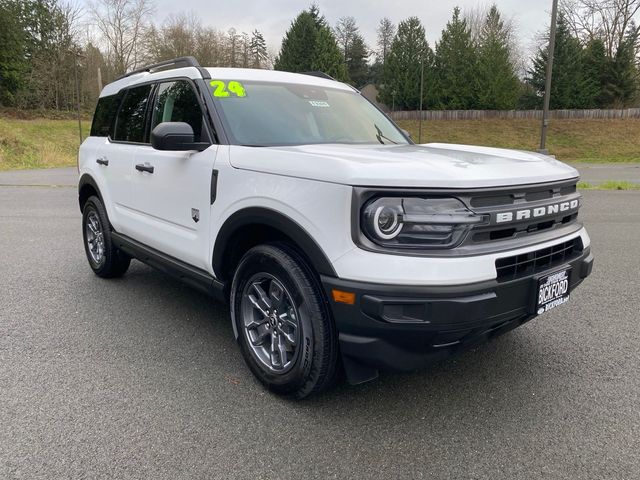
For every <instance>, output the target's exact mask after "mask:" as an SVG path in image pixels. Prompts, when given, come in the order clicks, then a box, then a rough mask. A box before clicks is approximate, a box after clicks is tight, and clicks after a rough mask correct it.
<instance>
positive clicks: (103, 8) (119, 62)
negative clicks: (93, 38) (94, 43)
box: [90, 0, 153, 75]
mask: <svg viewBox="0 0 640 480" xmlns="http://www.w3.org/2000/svg"><path fill="white" fill-rule="evenodd" d="M151 1H152V0H96V2H95V3H93V4H91V6H90V12H91V16H92V18H93V20H94V22H95V24H96V27H97V28H98V30H99V31H100V33H101V34H102V37H103V39H104V41H105V43H106V47H107V51H108V55H109V57H110V60H111V62H112V64H113V69H114V73H115V74H116V75H121V74H124V73H126V72H127V71H128V70H130V69H131V68H134V67H135V66H136V65H137V64H138V61H139V60H140V57H141V54H142V53H143V45H142V44H143V35H144V31H145V27H146V23H145V20H146V18H147V17H148V15H150V14H151V13H152V12H153V5H152V3H151Z"/></svg>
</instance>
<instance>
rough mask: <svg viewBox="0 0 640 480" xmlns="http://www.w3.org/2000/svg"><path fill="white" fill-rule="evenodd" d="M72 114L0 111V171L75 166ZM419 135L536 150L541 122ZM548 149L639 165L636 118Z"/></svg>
mask: <svg viewBox="0 0 640 480" xmlns="http://www.w3.org/2000/svg"><path fill="white" fill-rule="evenodd" d="M38 115H43V116H45V118H43V117H38ZM72 115H73V114H72V113H65V114H60V113H56V114H55V115H53V114H50V113H47V112H36V113H33V112H15V111H13V112H11V111H7V110H0V170H11V169H21V168H51V167H64V166H72V165H75V163H76V156H77V152H78V124H77V122H76V120H73V119H72V118H73V117H72ZM399 123H400V125H401V126H402V128H406V129H407V130H409V132H411V134H412V136H413V138H414V140H416V141H417V140H418V122H417V121H401V122H399ZM89 126H90V120H89V119H85V120H83V125H82V128H83V132H84V134H85V135H86V134H87V132H88V130H89ZM422 133H423V135H422V142H423V143H428V142H446V143H464V144H472V145H487V146H493V147H503V148H515V149H520V150H536V148H537V147H538V142H539V135H540V122H538V121H536V120H457V121H425V122H423V124H422ZM548 148H549V151H550V153H551V154H552V155H555V156H556V157H557V158H558V159H559V160H563V161H569V162H640V119H628V120H552V121H551V125H550V127H549V136H548ZM600 188H601V187H600ZM612 188H613V187H612Z"/></svg>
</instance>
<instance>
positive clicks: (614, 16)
mask: <svg viewBox="0 0 640 480" xmlns="http://www.w3.org/2000/svg"><path fill="white" fill-rule="evenodd" d="M560 8H561V10H560V11H561V12H562V14H563V15H564V18H565V20H566V21H567V22H568V24H569V26H570V28H571V29H572V30H573V33H574V34H575V35H576V36H577V37H578V38H581V39H583V40H584V41H585V42H586V41H589V40H592V39H594V38H600V39H602V40H603V41H604V43H605V47H606V49H607V53H608V55H609V56H610V57H613V55H615V52H616V51H617V50H618V47H619V46H620V44H622V43H623V42H624V39H625V35H626V34H627V32H628V31H629V28H630V27H631V26H632V25H634V21H635V22H636V23H637V22H638V21H640V0H562V3H561V5H560Z"/></svg>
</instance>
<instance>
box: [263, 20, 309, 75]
mask: <svg viewBox="0 0 640 480" xmlns="http://www.w3.org/2000/svg"><path fill="white" fill-rule="evenodd" d="M319 29H320V25H319V22H318V18H317V16H316V15H314V14H313V12H312V11H307V10H305V11H303V12H301V13H300V14H299V15H298V16H297V17H296V19H295V20H294V21H293V22H292V23H291V27H289V30H288V31H287V32H286V33H285V35H284V38H283V39H282V47H281V48H280V54H279V55H278V58H276V61H275V64H274V68H275V69H276V70H285V71H288V72H308V71H311V70H312V62H313V57H314V53H315V48H316V42H317V38H318V30H319Z"/></svg>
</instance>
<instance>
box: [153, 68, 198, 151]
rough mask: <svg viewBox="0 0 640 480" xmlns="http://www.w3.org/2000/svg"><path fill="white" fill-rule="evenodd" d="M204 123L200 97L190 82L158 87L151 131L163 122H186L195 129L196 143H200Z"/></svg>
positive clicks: (179, 81) (166, 84) (181, 81)
mask: <svg viewBox="0 0 640 480" xmlns="http://www.w3.org/2000/svg"><path fill="white" fill-rule="evenodd" d="M203 121H204V117H203V115H202V110H201V109H200V104H199V103H198V97H196V93H195V92H194V91H193V88H191V85H190V84H189V82H187V81H186V80H177V81H175V82H165V83H161V84H160V85H159V86H158V93H157V94H156V102H155V105H154V107H153V117H152V121H151V130H153V129H154V128H155V126H156V125H158V124H159V123H162V122H185V123H188V124H189V125H191V128H193V134H194V141H196V142H200V141H201V136H202V123H203Z"/></svg>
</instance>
